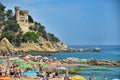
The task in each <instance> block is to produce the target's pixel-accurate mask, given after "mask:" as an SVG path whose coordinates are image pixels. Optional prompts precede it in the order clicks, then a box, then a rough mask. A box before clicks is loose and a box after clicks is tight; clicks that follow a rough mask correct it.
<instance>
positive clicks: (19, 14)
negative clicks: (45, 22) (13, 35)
mask: <svg viewBox="0 0 120 80" xmlns="http://www.w3.org/2000/svg"><path fill="white" fill-rule="evenodd" d="M28 14H29V12H28V10H20V7H18V6H17V7H15V19H16V21H17V23H18V24H19V25H20V27H21V29H22V31H23V32H24V33H25V32H27V31H29V27H30V26H33V25H34V23H29V19H28Z"/></svg>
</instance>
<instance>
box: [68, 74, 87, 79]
mask: <svg viewBox="0 0 120 80" xmlns="http://www.w3.org/2000/svg"><path fill="white" fill-rule="evenodd" d="M70 80H85V78H84V77H83V76H79V75H76V76H73V77H71V78H70Z"/></svg>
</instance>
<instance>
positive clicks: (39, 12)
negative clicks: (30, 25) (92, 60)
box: [0, 0, 120, 45]
mask: <svg viewBox="0 0 120 80" xmlns="http://www.w3.org/2000/svg"><path fill="white" fill-rule="evenodd" d="M0 1H1V2H2V3H3V4H4V5H5V6H6V7H7V9H13V10H14V6H20V7H21V9H26V10H29V13H30V15H32V17H33V19H34V20H35V21H37V22H40V23H41V24H43V25H44V26H46V30H47V31H48V32H51V33H53V34H55V35H56V36H57V37H58V38H59V39H60V40H62V41H63V42H65V43H66V44H69V45H92V44H94V45H97V44H100V45H103V44H104V45H117V44H119V45H120V23H119V22H120V6H119V5H120V0H0Z"/></svg>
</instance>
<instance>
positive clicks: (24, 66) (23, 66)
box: [19, 64, 32, 69]
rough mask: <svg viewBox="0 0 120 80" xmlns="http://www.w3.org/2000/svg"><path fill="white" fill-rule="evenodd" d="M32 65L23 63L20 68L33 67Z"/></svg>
mask: <svg viewBox="0 0 120 80" xmlns="http://www.w3.org/2000/svg"><path fill="white" fill-rule="evenodd" d="M31 67H32V66H31V65H30V64H23V65H20V66H19V68H21V69H26V68H31Z"/></svg>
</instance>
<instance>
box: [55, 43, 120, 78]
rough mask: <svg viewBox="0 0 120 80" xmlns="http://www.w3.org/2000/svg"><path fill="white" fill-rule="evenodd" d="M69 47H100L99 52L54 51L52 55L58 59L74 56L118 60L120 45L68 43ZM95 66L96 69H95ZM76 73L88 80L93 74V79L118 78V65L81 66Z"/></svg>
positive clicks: (119, 57)
mask: <svg viewBox="0 0 120 80" xmlns="http://www.w3.org/2000/svg"><path fill="white" fill-rule="evenodd" d="M68 47H69V48H75V49H79V48H83V49H84V48H88V49H90V50H93V49H94V48H96V47H98V48H101V51H100V52H66V53H55V55H54V56H53V57H56V58H57V59H59V60H62V59H66V58H68V57H75V58H79V59H96V60H116V61H120V45H69V46H68ZM96 68H97V69H98V70H96ZM77 73H78V74H76V75H81V76H84V77H85V78H86V80H89V77H90V76H94V78H95V80H103V77H106V78H107V80H113V79H120V67H108V66H89V67H87V68H82V69H81V70H79V71H78V72H77Z"/></svg>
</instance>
